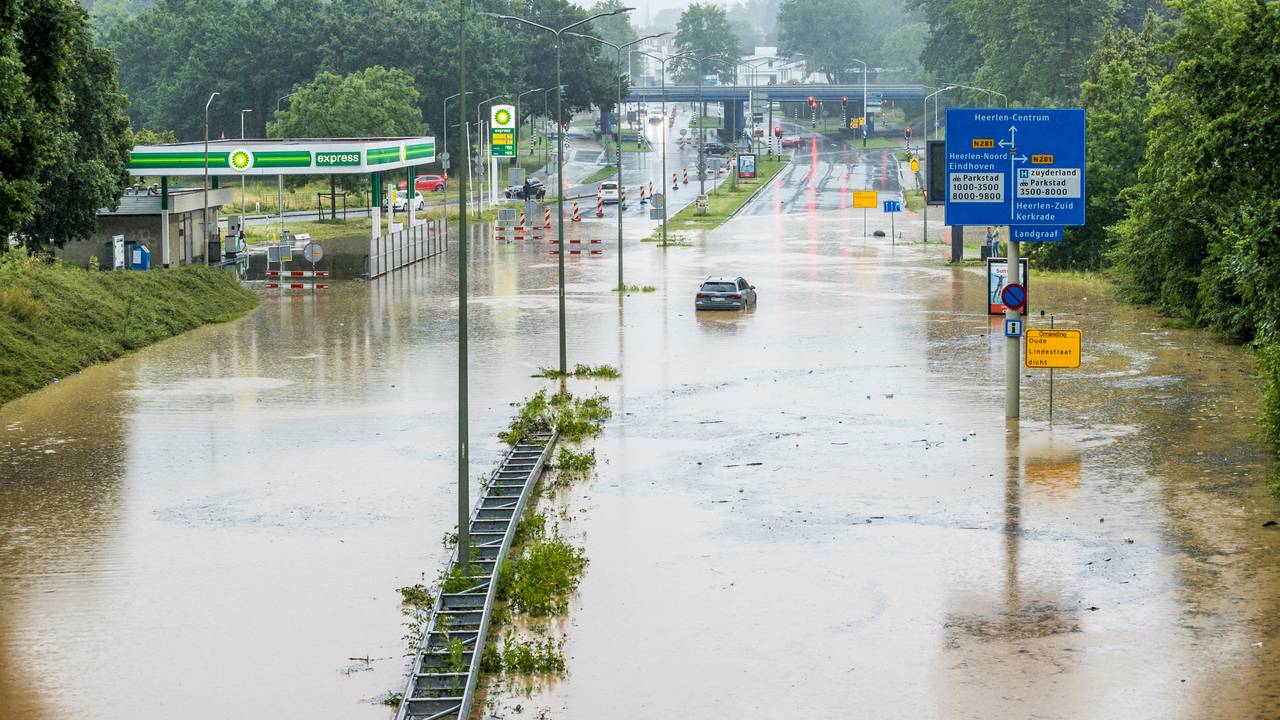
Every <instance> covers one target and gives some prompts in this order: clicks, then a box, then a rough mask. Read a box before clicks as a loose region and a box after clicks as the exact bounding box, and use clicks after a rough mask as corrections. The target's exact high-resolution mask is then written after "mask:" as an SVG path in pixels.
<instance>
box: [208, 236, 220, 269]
mask: <svg viewBox="0 0 1280 720" xmlns="http://www.w3.org/2000/svg"><path fill="white" fill-rule="evenodd" d="M205 258H206V260H205V262H207V263H210V264H213V263H220V262H222V239H221V238H217V237H215V238H213V239H212V240H210V241H209V254H208V255H205Z"/></svg>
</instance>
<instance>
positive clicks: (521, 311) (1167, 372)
mask: <svg viewBox="0 0 1280 720" xmlns="http://www.w3.org/2000/svg"><path fill="white" fill-rule="evenodd" d="M868 179H874V180H875V181H876V182H882V183H886V184H890V185H892V184H893V183H896V182H897V175H896V170H894V169H893V167H892V165H891V162H890V160H889V159H888V158H886V157H885V156H884V155H883V154H878V153H868V154H867V155H865V156H859V155H852V154H847V153H842V152H834V151H830V150H824V149H823V148H822V147H819V146H818V144H817V143H814V144H813V146H812V147H808V148H802V149H801V150H800V151H799V152H798V155H797V160H796V162H795V163H793V166H792V167H791V168H789V169H788V170H786V171H784V172H783V174H782V175H780V176H779V177H778V179H777V180H776V181H775V182H774V183H773V184H772V185H771V186H770V187H768V188H766V189H765V190H764V191H763V192H762V193H761V194H760V195H759V196H758V197H757V198H756V199H755V200H754V201H753V203H752V204H751V205H750V206H749V207H748V208H747V210H746V212H744V213H743V214H742V215H741V216H739V217H738V218H736V219H734V220H732V221H730V222H729V223H728V224H726V225H724V226H723V227H721V228H720V229H718V230H716V231H714V232H712V233H708V234H707V235H705V236H702V235H700V234H697V233H694V234H690V240H691V242H692V246H691V247H675V248H670V249H667V250H661V249H658V248H655V247H654V246H653V245H652V244H649V243H644V244H641V243H640V242H638V240H637V239H638V238H639V237H642V236H644V235H647V234H648V229H649V228H650V227H651V225H649V224H648V221H647V220H646V219H644V217H643V216H642V215H641V214H640V213H639V212H635V213H634V217H633V216H628V224H629V226H632V229H631V230H629V236H630V237H632V238H636V239H633V240H630V241H629V242H628V245H627V255H626V263H627V267H626V272H627V282H629V283H638V284H652V285H655V286H656V287H657V291H656V292H653V293H635V294H631V295H628V296H627V297H625V298H623V299H619V298H618V297H617V294H616V293H613V292H611V291H610V287H611V286H612V284H613V283H614V282H615V281H616V273H617V266H616V254H615V252H616V249H615V248H614V247H613V244H612V243H613V240H612V239H613V238H614V237H615V236H614V234H613V232H614V230H613V226H612V225H611V224H610V223H609V222H608V221H605V222H602V223H601V224H598V225H597V224H594V223H591V222H586V223H583V224H582V226H580V227H578V228H577V229H576V230H575V232H576V233H578V235H579V236H580V237H582V238H583V239H591V238H602V239H604V241H605V242H604V243H603V246H604V248H605V253H604V255H603V256H602V257H589V256H587V257H577V258H570V259H568V260H567V264H568V266H569V267H568V306H569V319H568V345H569V361H570V363H571V364H572V363H575V362H589V363H593V364H595V363H610V364H613V365H616V366H618V367H619V369H620V370H621V371H622V377H621V379H619V380H616V381H589V382H575V384H577V385H578V386H579V387H582V388H584V389H585V388H589V387H598V388H599V390H600V391H601V392H604V393H605V394H608V395H609V396H610V397H611V399H612V406H613V409H614V413H615V414H614V418H613V419H612V420H610V421H609V422H608V423H607V425H606V427H605V429H604V432H603V434H602V435H601V436H600V438H599V440H598V441H597V448H598V453H599V456H600V463H599V468H598V473H597V475H596V476H595V477H594V478H593V479H591V480H589V481H586V482H583V483H580V484H579V485H577V486H575V487H574V488H573V489H572V490H571V496H570V497H569V499H568V507H569V508H570V509H571V511H572V512H571V515H572V518H571V519H570V520H568V521H567V522H566V525H565V531H566V532H567V533H569V534H570V535H571V536H572V537H574V538H577V539H578V541H579V542H581V543H582V544H583V545H584V547H585V548H586V552H587V555H588V557H589V559H590V565H589V567H588V570H587V573H586V575H585V577H584V579H583V582H582V586H581V590H580V592H579V593H578V595H577V596H576V597H575V598H574V600H573V603H572V607H571V609H570V611H569V614H568V616H567V619H566V620H565V622H564V623H563V625H562V626H561V627H560V629H561V630H562V631H563V632H564V633H565V634H566V637H567V641H566V645H565V652H566V655H567V659H568V671H567V673H566V674H565V675H564V676H563V677H561V678H557V679H551V680H544V681H541V682H538V683H536V684H534V685H533V686H531V687H529V688H525V687H523V686H521V687H519V688H499V691H498V692H496V693H491V697H490V701H491V702H490V706H489V712H490V713H491V714H492V715H493V716H496V717H504V718H514V717H522V716H523V717H534V716H535V713H538V712H543V711H545V717H547V718H554V719H557V720H559V719H578V720H587V719H592V720H595V719H598V718H655V717H675V716H685V717H700V718H727V717H770V716H784V715H802V716H806V717H814V718H836V717H876V718H983V719H987V718H1003V717H1008V718H1032V717H1034V718H1072V719H1074V718H1276V717H1278V716H1280V531H1278V530H1277V529H1275V528H1268V527H1264V523H1265V522H1266V521H1268V520H1272V519H1277V518H1280V512H1278V510H1277V504H1276V501H1275V500H1274V499H1273V498H1272V497H1271V496H1270V495H1268V493H1267V491H1266V489H1265V487H1264V478H1265V476H1266V474H1267V472H1268V471H1269V469H1270V462H1271V458H1270V457H1269V455H1268V454H1267V452H1266V451H1265V449H1264V448H1262V447H1261V446H1260V445H1259V444H1258V443H1257V425H1256V421H1257V413H1258V411H1259V405H1260V394H1259V389H1258V385H1257V383H1256V382H1255V380H1254V378H1253V367H1252V364H1251V362H1250V360H1249V358H1248V357H1247V355H1245V354H1244V353H1242V352H1241V351H1240V350H1239V349H1237V348H1234V347H1230V346H1227V345H1225V344H1223V343H1221V342H1219V341H1218V340H1216V339H1215V338H1214V337H1213V336H1211V335H1208V334H1205V333H1201V332H1196V331H1188V330H1175V329H1168V328H1165V327H1163V326H1162V325H1161V322H1160V320H1159V318H1157V317H1155V316H1153V315H1152V314H1151V313H1149V312H1148V311H1146V310H1143V309H1137V308H1133V307H1129V306H1126V305H1124V304H1122V303H1120V302H1118V301H1116V300H1113V299H1112V298H1111V297H1110V296H1109V294H1108V292H1107V290H1106V288H1104V287H1103V286H1101V285H1099V284H1096V283H1093V282H1091V281H1082V280H1076V279H1070V278H1064V279H1053V278H1049V277H1045V276H1041V277H1036V276H1035V275H1033V276H1032V281H1031V305H1032V308H1033V311H1034V312H1035V315H1034V316H1033V317H1032V318H1031V320H1030V325H1031V326H1032V327H1036V326H1042V325H1044V326H1047V323H1048V316H1047V315H1046V316H1045V317H1044V318H1043V319H1042V318H1041V317H1040V316H1039V310H1040V309H1043V310H1045V311H1046V313H1052V314H1054V316H1055V322H1056V325H1057V327H1066V328H1080V329H1082V330H1083V332H1084V338H1085V341H1084V348H1085V352H1084V362H1083V366H1082V368H1081V369H1079V370H1064V371H1059V372H1057V373H1056V374H1055V377H1054V381H1055V387H1054V406H1055V407H1054V416H1053V422H1052V423H1050V422H1049V418H1048V407H1047V406H1048V375H1047V373H1046V372H1045V371H1041V370H1025V371H1024V375H1025V377H1024V378H1023V382H1024V386H1023V411H1024V418H1023V420H1022V421H1021V423H1012V424H1010V423H1006V421H1005V420H1004V418H1003V378H1004V374H1003V373H1004V371H1003V368H1004V337H1003V335H1002V333H1001V329H1000V326H999V321H998V319H996V318H992V317H989V316H988V315H987V314H986V306H985V295H986V284H985V283H986V279H985V274H984V273H985V270H984V269H983V268H979V267H976V266H968V267H961V268H952V267H948V266H946V265H945V264H944V262H943V258H944V256H945V249H944V248H943V247H942V246H940V245H934V244H931V245H928V246H923V245H920V244H919V243H918V242H915V241H914V240H913V238H915V237H916V236H918V234H919V230H920V224H919V222H918V221H917V220H913V219H911V218H909V217H907V216H903V217H900V218H898V219H896V220H895V227H896V228H897V229H898V230H900V231H903V233H904V237H903V241H904V242H903V244H900V245H898V246H896V247H895V246H893V245H892V244H891V242H890V239H889V238H864V237H863V236H862V214H861V211H855V210H853V209H852V208H850V207H849V205H850V202H849V197H848V195H849V192H848V190H849V188H850V187H860V186H863V185H865V184H866V183H867V182H868V181H869V180H868ZM892 186H893V187H896V185H892ZM886 189H892V187H886ZM687 192H692V191H691V190H689V191H687ZM869 224H870V228H871V229H873V230H874V229H878V228H883V229H885V230H888V228H889V220H888V218H887V217H886V216H883V215H881V214H879V213H872V214H871V215H870V218H869ZM931 232H933V231H931ZM455 266H456V255H454V254H453V253H452V252H451V253H450V254H449V255H447V256H445V257H442V258H437V259H433V260H430V261H427V262H425V263H422V264H419V265H417V266H414V267H412V268H409V269H406V270H403V271H400V272H397V273H393V274H392V275H390V276H387V277H384V278H381V279H378V280H376V281H373V282H367V281H362V280H346V281H341V280H340V281H337V282H335V284H334V287H333V288H332V289H331V290H329V291H327V292H324V293H317V294H316V295H315V296H313V297H312V296H304V295H297V294H277V293H274V292H271V293H264V300H263V304H262V306H261V307H260V308H259V309H257V310H256V311H254V312H253V313H252V314H250V315H249V316H248V317H246V318H244V319H242V320H240V321H238V322H235V323H231V324H227V325H222V326H213V327H207V328H204V329H201V330H198V331H195V332H192V333H189V334H187V335H184V336H182V337H179V338H175V339H173V340H170V341H167V342H164V343H161V344H159V345H157V346H155V347H151V348H148V349H146V350H143V351H141V352H139V353H136V354H135V355H132V356H130V357H128V358H125V359H123V360H120V361H117V362H114V363H111V364H108V365H105V366H102V367H98V368H94V369H91V370H89V371H86V372H84V373H81V374H79V375H76V376H74V377H70V378H64V379H62V380H61V381H60V382H58V383H56V384H54V385H52V386H50V387H48V388H46V389H44V390H42V391H40V392H37V393H35V394H33V395H31V396H28V397H26V398H23V399H21V400H18V401H16V402H13V403H10V404H8V405H6V406H4V407H3V408H0V716H2V717H4V718H21V719H23V720H28V719H30V720H46V719H48V720H52V719H53V718H65V717H75V718H112V719H114V718H129V719H131V720H134V719H137V720H150V719H159V718H173V717H181V718H184V720H204V719H210V720H211V719H214V718H218V719H224V718H228V717H261V718H300V717H306V718H311V719H319V720H325V719H330V718H332V719H334V720H337V719H339V718H342V719H346V718H385V717H387V716H388V715H389V714H390V711H389V709H388V708H387V707H385V706H383V705H380V704H377V700H378V699H379V698H380V697H382V696H385V694H386V693H387V691H390V690H399V689H400V688H401V686H402V682H403V681H402V673H403V670H404V665H405V658H404V657H403V655H404V648H405V643H404V641H403V639H402V638H401V635H402V634H403V632H404V628H403V627H402V626H401V615H400V611H399V605H398V601H399V598H398V594H397V593H396V591H395V589H396V588H397V587H398V586H401V585H406V584H411V583H414V582H421V581H423V580H424V579H426V580H428V581H429V580H430V579H431V578H434V577H435V575H436V573H437V572H438V570H439V568H440V566H441V565H442V563H443V562H444V561H445V559H446V556H447V553H446V550H445V549H444V547H443V546H442V543H441V540H442V536H443V535H444V534H445V533H446V532H448V531H449V530H451V529H452V526H453V519H454V514H455V512H456V509H455V504H454V503H455V495H454V488H453V483H454V482H455V479H456V470H455V465H454V461H455V442H456V439H455V431H456V423H457V415H456V406H455V401H456V392H457V389H456V385H455V382H456V365H455V361H456V322H455V317H456V315H455V314H456V310H457V305H456V291H457V287H456V267H455ZM708 275H729V276H737V275H742V276H745V277H746V278H747V279H748V280H749V281H750V282H752V283H753V284H755V285H756V286H757V288H758V292H759V297H760V301H759V306H758V307H757V308H756V309H754V310H751V311H749V312H746V313H725V314H706V313H702V314H695V313H694V312H693V293H694V291H695V290H696V287H697V285H698V283H699V281H700V280H701V279H703V278H704V277H706V276H708ZM555 277H556V273H555V264H554V260H553V258H552V257H551V256H550V255H549V254H548V253H547V249H546V247H544V246H535V245H533V244H523V245H511V246H503V245H496V244H478V245H476V246H474V247H473V250H472V263H471V268H470V279H471V292H472V300H473V302H472V305H471V323H472V324H471V347H472V366H471V378H472V384H471V397H472V403H473V404H472V408H471V428H472V445H473V447H472V461H473V466H472V468H471V475H472V477H473V478H476V479H477V482H478V478H479V477H481V476H482V475H483V474H484V472H485V471H486V470H487V469H489V468H491V467H492V465H493V463H494V462H495V461H496V460H497V459H498V458H499V457H500V455H501V453H502V450H503V448H502V446H501V445H500V444H499V443H498V441H497V439H496V437H495V433H496V432H497V431H498V430H499V429H501V428H502V427H503V426H504V425H505V422H506V419H507V417H508V416H509V413H510V411H511V408H510V407H509V403H511V402H515V401H518V400H520V399H522V398H523V397H526V396H528V395H529V394H531V393H532V392H534V391H536V390H537V389H538V388H539V387H542V386H543V385H544V384H545V381H541V380H537V379H534V378H531V377H530V375H531V374H532V373H533V372H535V371H536V369H537V368H538V366H540V365H543V366H550V365H552V364H554V363H555V361H556V353H557V335H556V327H557V325H556V291H555ZM473 492H474V490H473ZM517 703H519V704H520V705H521V712H520V713H517V712H516V710H515V705H516V704H517Z"/></svg>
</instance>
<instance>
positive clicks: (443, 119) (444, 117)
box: [440, 90, 471, 177]
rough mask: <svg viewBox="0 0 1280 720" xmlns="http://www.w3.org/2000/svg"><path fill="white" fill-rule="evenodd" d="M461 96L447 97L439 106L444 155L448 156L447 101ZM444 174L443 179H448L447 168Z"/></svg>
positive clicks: (468, 92)
mask: <svg viewBox="0 0 1280 720" xmlns="http://www.w3.org/2000/svg"><path fill="white" fill-rule="evenodd" d="M461 94H462V93H454V94H452V95H450V96H449V97H447V98H445V99H444V102H443V103H441V104H440V105H441V113H440V120H441V122H442V123H443V124H444V154H445V155H448V154H449V101H450V100H452V99H454V98H456V97H460V96H461ZM467 94H468V95H470V94H471V91H470V90H468V91H467ZM450 164H452V163H450ZM444 174H445V177H448V175H449V168H447V167H446V168H444Z"/></svg>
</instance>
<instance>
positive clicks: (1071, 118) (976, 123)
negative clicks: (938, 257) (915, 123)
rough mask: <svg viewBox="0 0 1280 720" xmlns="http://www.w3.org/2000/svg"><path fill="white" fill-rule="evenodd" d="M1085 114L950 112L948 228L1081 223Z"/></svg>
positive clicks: (1043, 110)
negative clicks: (949, 226)
mask: <svg viewBox="0 0 1280 720" xmlns="http://www.w3.org/2000/svg"><path fill="white" fill-rule="evenodd" d="M1084 159H1085V158H1084V110H1083V109H1080V108H1071V109H1054V108H949V109H948V110H947V167H946V183H947V196H946V211H947V215H946V217H947V224H948V225H1011V226H1018V225H1056V226H1059V227H1061V226H1063V225H1084V210H1085V177H1084V170H1085V165H1084Z"/></svg>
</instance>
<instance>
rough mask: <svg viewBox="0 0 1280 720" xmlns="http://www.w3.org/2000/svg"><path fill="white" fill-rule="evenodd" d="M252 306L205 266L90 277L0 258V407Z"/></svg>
mask: <svg viewBox="0 0 1280 720" xmlns="http://www.w3.org/2000/svg"><path fill="white" fill-rule="evenodd" d="M257 304H258V298H257V295H255V294H254V293H253V292H251V291H249V290H246V289H244V288H242V287H241V286H240V285H239V283H237V282H236V280H235V278H233V277H232V276H231V275H230V274H228V273H226V272H222V271H219V270H214V269H210V268H205V267H184V268H174V269H170V270H153V271H151V272H145V273H143V272H91V271H88V270H81V269H79V268H75V267H71V266H67V265H60V264H58V265H49V264H44V263H40V262H37V261H35V260H34V259H29V258H26V257H23V256H18V255H15V256H11V257H0V403H5V402H8V401H9V400H12V399H14V398H16V397H18V396H19V395H22V394H23V393H27V392H30V391H32V390H35V389H37V388H39V387H42V386H44V385H46V384H48V383H49V382H50V381H52V380H53V379H54V378H60V377H63V376H66V375H69V374H71V373H74V372H76V371H78V370H81V369H83V368H85V367H88V366H89V365H92V364H93V363H96V362H102V361H105V360H111V359H112V358H116V357H119V356H120V355H123V354H125V353H126V352H128V351H130V350H133V349H135V348H139V347H143V346H145V345H150V344H151V343H154V342H157V341H160V340H163V339H165V338H168V337H171V336H173V335H177V334H179V333H182V332H185V331H187V330H191V329H193V328H196V327H199V326H201V325H204V324H206V323H210V322H224V321H227V320H232V319H234V318H236V317H239V316H240V315H243V314H244V313H245V312H248V311H249V310H250V309H252V308H254V307H255V306H256V305H257Z"/></svg>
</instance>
